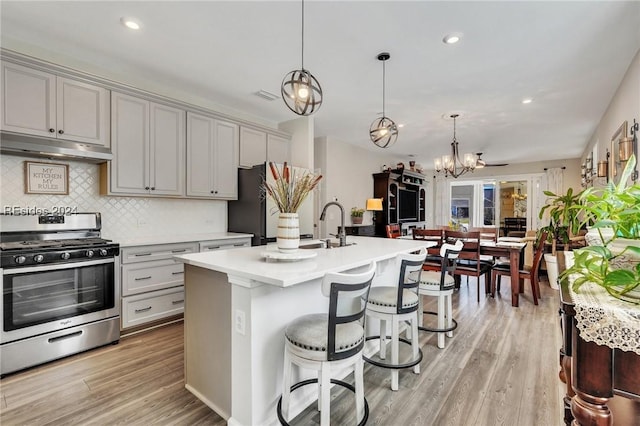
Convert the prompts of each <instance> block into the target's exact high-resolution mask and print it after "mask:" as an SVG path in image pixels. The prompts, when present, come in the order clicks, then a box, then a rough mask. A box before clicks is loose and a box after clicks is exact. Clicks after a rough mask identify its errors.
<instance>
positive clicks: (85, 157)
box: [0, 132, 113, 163]
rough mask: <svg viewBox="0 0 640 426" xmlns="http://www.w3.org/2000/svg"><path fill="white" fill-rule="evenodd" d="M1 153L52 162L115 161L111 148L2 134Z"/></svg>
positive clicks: (38, 137)
mask: <svg viewBox="0 0 640 426" xmlns="http://www.w3.org/2000/svg"><path fill="white" fill-rule="evenodd" d="M0 152H2V153H3V154H12V155H23V156H27V157H44V158H50V159H52V160H56V159H59V160H64V159H68V160H76V161H85V162H89V163H104V162H106V161H109V160H111V159H113V154H111V150H110V149H109V148H105V147H103V146H98V145H90V144H83V143H79V142H73V141H66V140H61V139H56V138H46V137H40V136H29V135H22V134H19V133H12V132H0Z"/></svg>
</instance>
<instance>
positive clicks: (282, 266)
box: [175, 236, 433, 287]
mask: <svg viewBox="0 0 640 426" xmlns="http://www.w3.org/2000/svg"><path fill="white" fill-rule="evenodd" d="M317 241H318V240H311V241H304V242H303V243H302V244H310V243H313V242H317ZM352 242H353V243H355V245H351V246H346V247H335V248H332V249H324V248H321V249H299V250H305V251H307V250H308V251H314V252H317V253H318V255H317V256H316V257H314V258H311V259H304V260H300V261H295V262H291V261H286V262H283V261H275V260H269V261H267V260H266V259H265V258H264V257H263V256H262V255H261V253H262V252H264V251H266V250H276V247H275V244H270V245H266V246H255V247H245V248H238V249H233V250H223V251H215V252H207V253H192V254H185V255H180V256H175V258H176V259H178V260H180V261H182V262H184V263H186V264H188V265H193V266H198V267H201V268H205V269H211V270H214V271H219V272H223V273H226V274H229V275H234V276H238V277H243V278H247V279H252V280H255V281H259V282H263V283H267V284H271V285H274V286H278V287H289V286H292V285H296V284H299V283H302V282H306V281H309V280H313V279H317V278H321V277H323V276H324V274H326V273H327V272H342V271H347V270H349V269H352V268H356V267H358V266H363V265H366V264H368V263H369V262H371V261H379V260H385V259H390V258H393V257H395V256H396V255H397V254H400V253H409V252H412V251H415V250H417V249H419V248H421V247H428V246H431V245H433V243H432V242H429V241H417V240H398V239H389V238H375V237H356V236H349V237H347V243H352Z"/></svg>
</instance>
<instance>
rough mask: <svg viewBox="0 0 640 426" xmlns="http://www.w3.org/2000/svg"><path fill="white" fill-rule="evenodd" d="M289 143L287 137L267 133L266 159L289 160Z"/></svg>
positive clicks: (276, 161)
mask: <svg viewBox="0 0 640 426" xmlns="http://www.w3.org/2000/svg"><path fill="white" fill-rule="evenodd" d="M290 145H291V143H290V142H289V140H288V139H285V138H283V137H280V136H276V135H272V134H269V135H267V160H268V161H273V162H274V163H284V162H285V161H289V162H290V161H291V154H290V149H289V148H290Z"/></svg>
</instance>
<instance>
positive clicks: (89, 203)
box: [0, 154, 227, 242]
mask: <svg viewBox="0 0 640 426" xmlns="http://www.w3.org/2000/svg"><path fill="white" fill-rule="evenodd" d="M0 158H1V162H0V168H1V170H0V179H1V180H0V208H1V209H2V212H4V211H5V209H7V208H9V209H11V208H14V207H17V208H24V209H47V210H49V211H51V210H52V208H53V207H58V208H61V207H62V208H70V209H74V210H77V211H78V212H100V213H102V236H103V237H104V238H109V239H112V240H114V241H116V242H117V241H119V240H124V239H131V238H135V237H144V236H154V235H159V234H161V235H181V234H193V233H202V232H205V233H206V232H224V231H226V230H227V202H226V201H212V200H190V199H176V200H174V199H167V198H144V197H114V196H104V195H100V194H99V166H98V165H96V164H89V163H83V162H76V161H51V160H48V159H35V158H25V157H19V156H13V155H5V154H2V155H0ZM25 161H36V162H43V163H57V164H68V165H69V195H48V194H25V190H24V187H25V183H24V179H25V173H24V162H25Z"/></svg>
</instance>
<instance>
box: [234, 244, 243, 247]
mask: <svg viewBox="0 0 640 426" xmlns="http://www.w3.org/2000/svg"><path fill="white" fill-rule="evenodd" d="M233 246H234V247H244V243H241V244H234V245H233Z"/></svg>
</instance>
